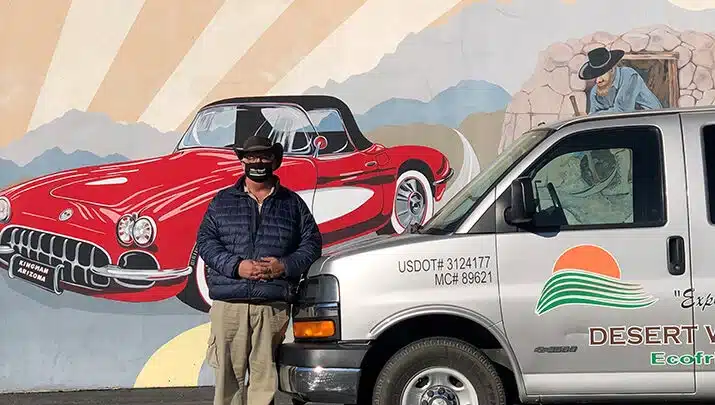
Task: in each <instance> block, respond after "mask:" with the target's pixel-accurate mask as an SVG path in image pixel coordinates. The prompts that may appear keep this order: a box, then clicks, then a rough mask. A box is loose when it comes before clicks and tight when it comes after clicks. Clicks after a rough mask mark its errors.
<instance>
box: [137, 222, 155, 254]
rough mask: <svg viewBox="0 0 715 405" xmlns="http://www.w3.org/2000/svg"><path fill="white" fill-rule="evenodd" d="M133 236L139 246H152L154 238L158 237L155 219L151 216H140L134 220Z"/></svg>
mask: <svg viewBox="0 0 715 405" xmlns="http://www.w3.org/2000/svg"><path fill="white" fill-rule="evenodd" d="M132 237H133V238H134V243H136V244H137V246H139V247H148V246H151V244H152V243H154V239H156V223H155V222H154V220H153V219H151V218H149V217H139V218H138V219H137V220H136V222H134V227H133V228H132Z"/></svg>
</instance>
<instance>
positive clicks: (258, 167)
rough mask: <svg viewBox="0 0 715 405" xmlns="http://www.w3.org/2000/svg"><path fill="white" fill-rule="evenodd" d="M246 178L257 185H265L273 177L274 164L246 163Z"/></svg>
mask: <svg viewBox="0 0 715 405" xmlns="http://www.w3.org/2000/svg"><path fill="white" fill-rule="evenodd" d="M246 177H248V178H249V179H251V180H253V181H255V182H256V183H263V182H265V181H266V180H268V179H270V178H271V177H273V163H272V162H268V163H264V162H256V163H246Z"/></svg>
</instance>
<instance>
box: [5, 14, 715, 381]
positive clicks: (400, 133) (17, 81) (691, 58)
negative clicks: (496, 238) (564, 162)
mask: <svg viewBox="0 0 715 405" xmlns="http://www.w3.org/2000/svg"><path fill="white" fill-rule="evenodd" d="M330 4H331V5H330V7H325V1H324V0H263V1H261V2H256V1H249V0H26V1H10V0H0V55H2V57H0V122H2V130H0V314H2V319H3V320H4V325H6V326H5V327H3V328H0V341H2V342H3V344H2V345H0V359H2V362H0V391H28V390H47V389H70V388H71V389H76V388H103V387H166V386H194V385H211V384H213V376H212V373H211V372H210V369H209V368H208V367H207V366H206V364H205V361H204V360H205V349H206V340H207V338H208V315H207V314H206V312H207V310H208V309H209V308H210V305H211V300H210V299H208V296H207V288H206V283H205V279H204V278H203V277H204V274H205V268H204V267H205V266H204V264H203V260H201V258H200V257H198V256H197V255H196V252H195V250H194V242H195V236H196V230H197V227H198V223H199V221H200V219H201V216H202V215H203V210H204V209H205V207H206V205H207V204H208V202H209V201H210V199H211V198H212V197H213V195H215V193H216V192H217V191H218V190H220V189H222V188H224V187H229V186H231V185H232V184H233V183H234V182H235V181H236V179H237V178H238V176H240V175H241V174H242V173H241V168H240V165H238V164H237V162H236V158H235V155H234V154H233V152H232V151H231V148H230V145H231V144H233V143H234V142H235V140H236V139H238V138H240V139H245V137H247V136H254V135H259V136H269V137H273V138H274V139H276V140H278V141H280V142H282V143H283V144H284V147H285V149H286V159H285V164H284V166H283V167H282V168H281V169H280V171H279V175H281V177H282V179H283V183H285V184H287V185H288V186H290V187H291V188H293V189H295V190H296V191H298V192H299V193H300V194H301V196H302V197H303V198H304V199H305V200H306V201H307V202H309V205H310V206H311V208H312V210H313V213H314V215H315V216H316V219H317V221H318V223H319V226H320V228H321V232H322V233H323V235H324V237H325V239H326V242H327V243H326V249H325V252H326V253H328V252H330V251H332V250H337V249H340V247H341V246H344V244H346V243H351V242H354V241H357V240H359V239H362V238H369V237H372V236H374V235H376V234H394V233H396V232H400V231H402V230H403V229H404V228H406V227H407V226H409V224H410V223H414V222H424V221H426V220H428V219H429V218H430V217H431V216H432V215H433V214H434V212H436V211H437V210H439V208H440V207H441V206H442V205H443V204H444V202H445V201H447V200H448V199H449V198H451V196H453V195H454V194H455V193H456V192H457V191H458V190H459V189H460V188H461V187H463V186H464V185H466V184H467V182H469V181H470V180H471V179H473V178H474V177H475V176H477V175H478V174H479V173H480V170H481V168H483V167H485V166H487V165H489V164H490V163H491V162H492V161H493V160H494V159H495V157H496V156H497V155H498V154H499V153H501V152H502V151H503V150H504V149H505V148H507V147H508V146H509V145H510V144H511V143H512V142H513V141H514V140H515V139H517V138H518V137H519V136H520V134H522V133H523V132H524V131H526V130H528V129H529V128H532V127H534V126H536V125H538V124H540V123H542V122H545V123H548V122H551V121H554V120H560V119H565V118H570V117H574V116H577V115H584V114H600V113H603V112H608V111H632V110H635V109H654V108H667V107H677V106H692V105H710V104H714V103H715V31H713V27H712V22H713V21H715V1H711V0H702V1H699V0H632V1H627V2H623V1H616V0H601V1H599V2H598V4H597V5H594V3H593V2H591V1H586V0H511V1H509V0H501V1H497V0H482V1H479V0H439V1H435V0H341V1H334V2H330ZM38 10H42V12H38ZM312 95H327V96H331V97H328V98H325V97H309V96H312ZM265 96H268V97H265ZM235 97H242V98H244V99H242V102H243V103H244V104H242V108H241V109H240V114H239V113H237V112H236V111H237V110H236V108H235V107H233V108H228V109H225V108H216V109H212V110H207V112H203V113H201V114H200V115H199V118H198V119H195V118H196V117H197V113H198V112H199V110H200V109H201V108H202V107H203V106H205V105H206V104H208V103H211V102H214V101H217V100H221V99H226V98H235ZM250 97H263V98H261V99H260V100H261V101H262V103H263V104H261V106H260V107H257V106H255V105H249V104H245V103H246V102H249V101H252V100H253V101H255V99H250ZM292 103H293V104H294V103H298V104H300V105H302V106H303V107H305V110H300V109H295V107H292V105H293V104H292ZM244 122H246V123H249V124H244ZM317 139H320V140H317Z"/></svg>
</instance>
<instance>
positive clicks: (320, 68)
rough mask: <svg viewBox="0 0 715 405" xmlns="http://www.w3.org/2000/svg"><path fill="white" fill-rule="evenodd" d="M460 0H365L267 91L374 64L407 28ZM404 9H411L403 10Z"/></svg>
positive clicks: (296, 89)
mask: <svg viewBox="0 0 715 405" xmlns="http://www.w3.org/2000/svg"><path fill="white" fill-rule="evenodd" d="M459 2H460V0H441V1H434V0H390V1H383V0H368V1H367V2H366V3H365V5H363V6H362V7H360V9H358V10H357V11H356V12H355V13H354V14H353V15H352V16H351V17H350V18H349V19H348V20H347V21H345V23H343V25H341V26H340V27H339V28H338V29H337V30H335V31H334V32H333V34H332V35H330V36H329V37H328V38H326V39H325V40H324V41H323V42H322V43H321V44H320V45H318V46H317V47H316V48H315V49H314V50H313V51H312V52H311V53H310V54H309V55H308V56H306V57H305V58H304V59H303V60H302V61H301V62H300V63H299V64H298V65H297V66H296V67H295V68H293V69H292V70H291V71H290V72H289V73H288V74H287V75H286V76H285V77H283V78H282V79H281V80H280V81H279V82H278V83H276V85H275V86H273V87H272V88H271V89H270V90H269V91H268V94H289V93H302V92H303V91H305V90H306V89H308V88H309V87H311V86H314V85H320V86H323V85H324V84H325V83H326V82H327V81H328V80H334V81H337V82H342V81H344V80H346V79H347V78H348V77H350V76H352V75H355V74H360V73H364V72H366V71H368V70H370V69H372V68H374V67H375V66H376V65H377V64H378V63H379V61H380V59H381V58H382V57H383V56H384V55H385V54H389V53H392V52H394V51H395V49H396V48H397V45H398V44H399V43H400V42H402V40H404V39H405V37H407V36H408V35H409V34H411V33H415V32H419V31H421V30H422V29H423V28H425V27H427V26H428V25H429V24H431V23H432V22H433V21H435V20H436V19H438V18H439V17H441V16H442V15H443V14H445V13H447V12H449V11H450V10H451V9H452V8H453V7H454V6H456V5H457V4H458V3H459ZM405 10H410V12H409V13H406V12H405Z"/></svg>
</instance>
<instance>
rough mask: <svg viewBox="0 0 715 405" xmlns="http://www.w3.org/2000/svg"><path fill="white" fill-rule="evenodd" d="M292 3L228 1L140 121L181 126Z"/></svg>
mask: <svg viewBox="0 0 715 405" xmlns="http://www.w3.org/2000/svg"><path fill="white" fill-rule="evenodd" d="M292 2H293V0H262V1H260V2H253V1H250V2H249V1H243V0H226V2H225V3H224V4H223V5H222V6H221V8H220V9H219V10H218V11H217V12H216V14H215V15H214V17H213V19H211V21H210V22H209V24H208V25H207V26H206V28H205V29H204V31H203V32H202V33H201V35H200V36H199V38H198V39H197V40H196V41H195V42H194V45H193V46H192V47H191V49H190V50H189V52H188V53H187V54H186V56H184V58H183V59H182V60H181V62H180V63H179V65H178V66H177V67H176V69H175V70H174V71H173V73H172V74H171V75H170V76H169V78H168V79H167V81H166V83H164V85H163V86H162V88H161V89H160V90H159V91H158V93H157V94H156V96H154V98H153V99H152V101H151V102H150V104H149V106H148V107H147V109H146V110H145V111H144V112H143V113H142V115H141V116H140V117H139V121H141V122H145V123H147V124H149V125H151V126H153V127H155V128H157V129H159V130H160V131H165V132H166V131H172V130H174V129H176V128H177V127H178V126H179V125H180V124H181V122H182V121H183V120H184V118H186V116H187V115H189V114H190V113H191V111H192V110H193V109H194V107H195V106H196V105H197V104H199V103H200V102H201V100H203V99H204V98H205V97H206V96H207V94H209V92H210V91H211V89H213V88H214V87H215V86H216V84H218V83H219V82H220V81H221V79H223V78H224V77H225V76H226V74H227V73H228V72H229V71H230V70H231V68H233V66H234V65H235V64H236V62H238V61H239V60H240V59H241V57H242V56H243V55H244V54H245V53H246V52H247V51H248V50H249V49H250V47H251V46H252V45H253V44H254V43H255V41H256V40H257V39H258V38H259V37H260V36H261V35H262V34H263V32H264V31H265V30H266V29H267V28H268V27H270V26H271V25H272V24H273V22H274V21H275V20H276V19H278V17H280V15H281V14H282V13H283V12H284V11H285V10H286V8H288V6H290V4H291V3H292Z"/></svg>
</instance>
